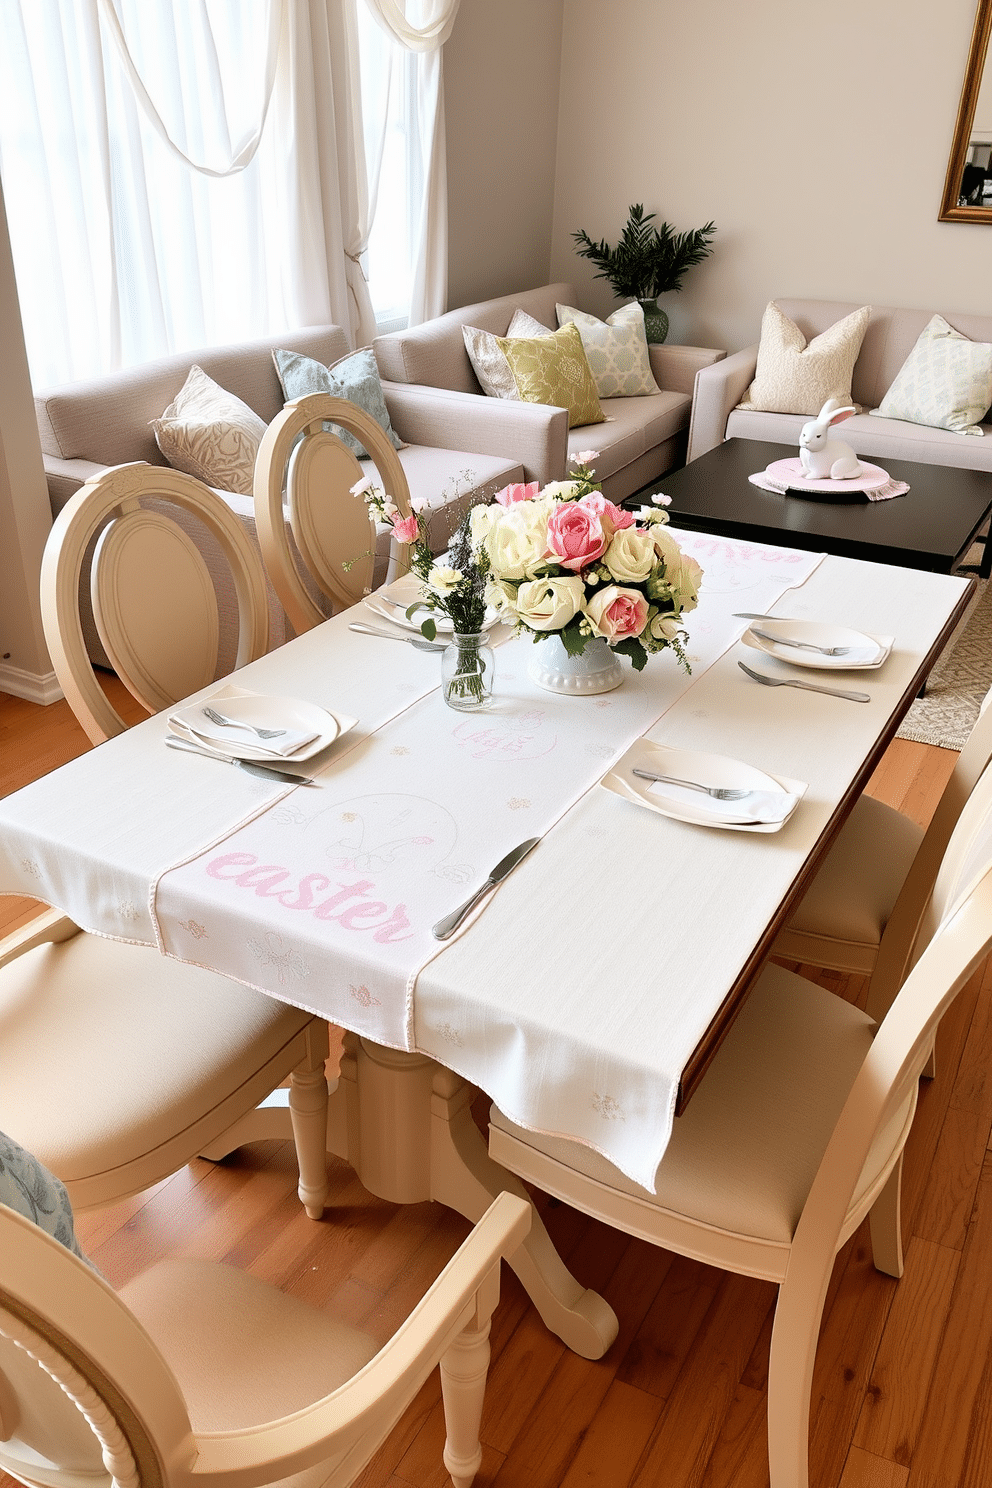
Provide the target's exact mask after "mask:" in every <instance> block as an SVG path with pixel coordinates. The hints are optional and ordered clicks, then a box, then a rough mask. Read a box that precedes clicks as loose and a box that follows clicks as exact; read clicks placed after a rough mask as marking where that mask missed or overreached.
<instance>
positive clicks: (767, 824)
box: [599, 739, 807, 832]
mask: <svg viewBox="0 0 992 1488" xmlns="http://www.w3.org/2000/svg"><path fill="white" fill-rule="evenodd" d="M635 767H636V768H637V769H640V770H652V771H655V772H656V773H658V774H659V775H677V776H679V777H680V778H681V779H683V780H694V781H696V782H697V783H698V784H699V785H713V786H720V787H726V788H729V789H731V790H748V791H754V792H755V793H756V794H757V793H760V795H759V799H760V798H761V796H765V797H767V795H769V794H771V795H786V796H791V797H794V800H793V802H792V805H791V807H790V808H789V810H788V811H787V813H786V814H785V815H784V816H783V817H782V818H781V819H780V820H777V821H755V820H754V819H753V818H750V817H748V814H747V812H748V798H747V797H746V796H745V797H744V799H743V800H740V801H718V800H716V799H714V797H712V796H707V795H704V794H703V792H701V791H694V790H690V789H687V788H686V787H684V786H677V785H665V784H661V783H660V782H652V781H650V780H644V779H642V778H641V777H640V776H638V775H635V774H634V769H635ZM599 783H600V785H601V786H602V787H603V788H604V789H605V790H608V791H612V793H613V794H614V795H616V796H620V797H621V798H622V799H623V800H625V801H631V802H633V804H634V805H635V806H646V807H647V809H648V810H649V811H656V812H657V813H658V814H659V815H660V816H669V817H671V818H672V819H673V820H674V821H681V822H689V823H690V824H691V825H693V826H700V827H720V828H722V829H723V830H724V831H730V832H779V831H781V829H782V828H783V827H784V826H785V823H786V822H787V821H788V820H789V819H790V817H791V816H792V815H793V813H794V811H795V809H796V807H797V806H798V804H799V801H800V799H801V798H802V796H803V795H804V794H805V792H806V788H807V787H806V782H805V781H803V780H790V779H788V778H787V777H786V776H783V775H769V774H767V773H766V772H765V771H764V770H758V769H756V768H755V766H754V765H748V764H745V762H744V761H743V760H738V759H731V758H729V757H728V756H727V755H724V754H703V753H700V752H698V751H696V750H686V749H672V748H669V747H668V745H666V744H652V743H650V742H649V741H648V740H647V739H638V740H637V741H636V743H634V744H632V745H631V747H630V749H628V750H627V752H626V754H624V755H623V756H622V757H621V758H620V759H619V760H618V761H617V763H616V765H614V767H613V769H612V770H611V771H609V773H608V774H606V775H605V776H604V777H603V779H602V780H601V781H600V782H599Z"/></svg>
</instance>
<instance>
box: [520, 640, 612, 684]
mask: <svg viewBox="0 0 992 1488" xmlns="http://www.w3.org/2000/svg"><path fill="white" fill-rule="evenodd" d="M527 675H528V677H530V679H531V681H532V682H536V683H537V685H538V686H539V687H545V688H547V690H548V692H565V693H571V694H574V695H575V696H576V697H587V696H592V695H593V694H594V693H597V692H612V691H613V689H614V687H619V686H620V683H621V682H622V681H623V663H622V661H621V660H620V658H619V656H616V655H615V654H614V653H613V652H612V651H611V650H610V648H609V646H608V645H607V644H606V642H605V641H604V640H603V639H602V637H597V638H596V639H595V640H592V641H586V644H585V647H584V649H583V651H582V654H581V655H580V656H569V654H568V652H567V651H566V650H565V647H564V646H563V645H562V643H561V641H560V640H559V638H558V637H557V636H556V635H550V636H548V637H546V639H544V640H541V641H536V642H535V643H534V655H533V656H532V657H531V660H530V663H529V665H528V667H527Z"/></svg>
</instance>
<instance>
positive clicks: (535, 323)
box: [462, 310, 552, 403]
mask: <svg viewBox="0 0 992 1488" xmlns="http://www.w3.org/2000/svg"><path fill="white" fill-rule="evenodd" d="M506 334H507V335H508V336H550V335H551V334H552V332H551V330H550V328H549V327H548V326H546V325H542V324H541V322H540V321H539V320H535V319H534V317H533V315H528V314H527V311H526V310H514V312H513V319H512V320H511V321H510V324H509V326H508V327H507V332H506ZM462 336H463V338H464V341H465V350H466V351H467V352H468V357H469V361H470V362H471V363H472V366H473V367H474V369H475V375H476V377H477V378H478V379H479V383H480V386H481V387H482V391H483V392H484V393H485V395H486V397H487V398H506V399H508V400H509V401H510V402H517V403H519V401H520V394H519V393H518V392H517V384H516V380H515V378H514V376H513V373H512V372H511V371H510V364H509V362H508V361H507V360H506V357H505V356H504V355H503V353H502V351H501V350H500V347H499V344H498V342H497V339H496V337H495V336H494V335H492V333H491V332H490V331H480V330H479V328H478V327H477V326H467V325H463V326H462Z"/></svg>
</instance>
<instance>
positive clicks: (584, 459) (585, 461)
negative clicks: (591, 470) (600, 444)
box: [568, 450, 599, 466]
mask: <svg viewBox="0 0 992 1488" xmlns="http://www.w3.org/2000/svg"><path fill="white" fill-rule="evenodd" d="M598 459H599V450H576V451H575V454H574V455H569V457H568V463H569V464H570V465H587V466H588V465H593V464H595V462H596V461H597V460H598Z"/></svg>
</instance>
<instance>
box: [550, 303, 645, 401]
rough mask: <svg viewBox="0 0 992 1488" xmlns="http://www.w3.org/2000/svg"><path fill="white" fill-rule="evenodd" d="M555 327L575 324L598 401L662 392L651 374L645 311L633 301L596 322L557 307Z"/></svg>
mask: <svg viewBox="0 0 992 1488" xmlns="http://www.w3.org/2000/svg"><path fill="white" fill-rule="evenodd" d="M555 309H556V310H557V311H558V324H559V325H560V326H563V325H568V323H569V322H570V321H574V322H575V324H576V325H577V326H578V328H579V335H580V336H581V337H582V345H583V347H584V349H585V353H586V356H587V358H588V360H589V366H590V368H591V369H592V375H593V377H594V378H595V379H596V391H597V392H598V393H599V396H600V397H601V398H643V397H644V396H645V395H646V394H647V393H660V392H661V389H660V388H659V386H658V384H657V383H656V382H655V380H654V375H653V373H652V371H651V359H650V356H649V355H648V342H647V337H646V336H645V334H644V311H643V310H642V309H641V307H640V305H639V304H638V303H637V301H636V300H634V301H632V303H631V304H629V305H622V306H621V307H620V309H619V310H614V312H613V314H612V315H611V316H610V318H609V320H598V319H597V318H596V316H595V315H587V314H586V313H585V311H584V310H574V309H573V308H572V306H571V305H556V306H555Z"/></svg>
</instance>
